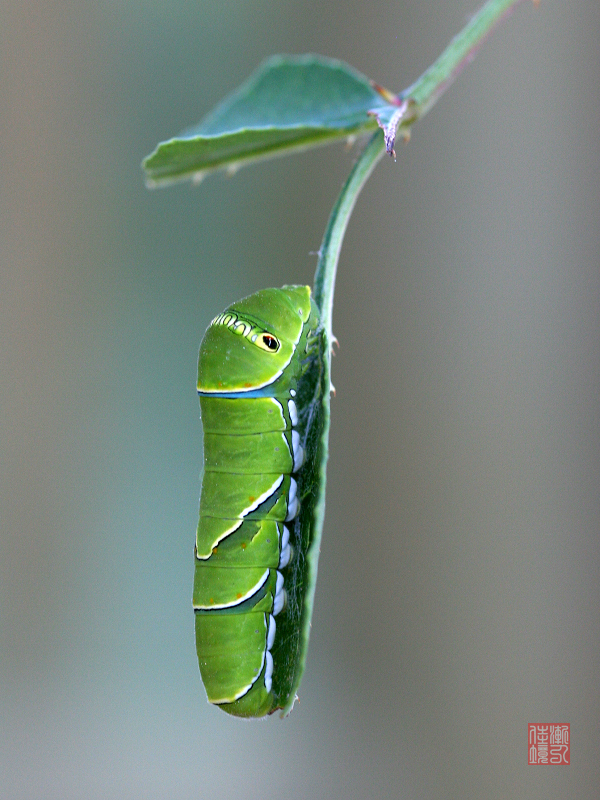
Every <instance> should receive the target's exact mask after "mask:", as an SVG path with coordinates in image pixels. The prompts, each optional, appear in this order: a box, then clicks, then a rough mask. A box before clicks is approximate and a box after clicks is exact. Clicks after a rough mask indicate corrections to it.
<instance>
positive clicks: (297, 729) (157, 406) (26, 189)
mask: <svg viewBox="0 0 600 800" xmlns="http://www.w3.org/2000/svg"><path fill="white" fill-rule="evenodd" d="M476 6H477V2H476V0H453V2H442V0H406V2H391V1H390V0H370V1H369V2H365V0H361V1H356V0H349V2H343V3H342V2H316V1H315V0H277V2H275V0H247V1H245V2H241V0H222V2H220V3H212V2H211V3H208V2H203V1H202V0H195V1H193V0H170V2H169V3H164V2H156V1H155V0H130V2H126V3H124V2H115V1H114V0H113V1H112V2H111V0H94V2H92V0H80V1H79V2H73V1H69V0H55V1H54V2H50V0H31V2H27V3H10V2H7V3H5V4H4V7H3V9H2V31H1V37H2V39H1V59H2V64H1V81H0V92H1V111H0V115H1V122H0V126H1V130H2V137H3V142H2V158H1V170H2V185H1V192H2V197H1V208H0V226H1V231H0V260H1V267H0V270H1V271H0V304H1V321H0V324H1V333H0V335H1V340H0V341H1V344H0V358H1V359H2V363H1V378H0V392H1V394H0V406H1V412H2V413H1V425H2V433H1V435H2V441H1V447H2V454H1V464H0V469H1V473H0V491H1V494H2V496H1V511H0V513H1V526H2V532H1V540H0V570H1V572H0V580H1V585H0V681H1V684H0V797H1V798H2V800H5V798H6V799H7V800H54V799H55V798H56V800H71V799H73V800H79V798H85V800H96V798H98V800H103V799H105V798H108V797H118V798H123V799H124V800H129V799H131V800H137V798H140V800H154V798H156V799H157V800H159V799H160V800H162V799H164V800H187V799H188V798H190V799H195V798H202V799H204V798H206V800H213V798H214V799H218V800H223V798H225V799H227V798H243V800H254V799H255V798H256V799H257V800H258V798H260V799H261V800H264V798H265V797H272V798H286V800H295V799H296V798H302V800H307V799H308V800H310V799H311V798H341V799H342V798H343V800H347V799H348V798H368V800H379V798H428V800H431V799H432V798H433V799H434V800H437V798H440V800H441V799H442V798H457V800H458V799H460V800H463V799H464V798H498V799H502V800H504V798H506V799H507V800H508V798H511V800H512V798H517V797H518V798H528V800H529V798H531V799H533V800H537V798H540V799H541V798H548V797H552V798H566V797H569V798H577V800H588V798H589V800H592V798H594V800H597V797H598V786H599V785H600V774H599V762H598V737H599V734H600V677H599V676H600V644H599V630H600V544H599V534H600V487H599V474H600V441H599V440H600V413H599V412H600V386H599V383H600V330H599V328H600V224H599V218H598V209H599V200H600V147H599V138H598V131H599V129H600V112H599V98H600V48H599V45H598V41H599V33H600V6H599V5H598V3H597V2H596V0H575V2H572V3H564V2H560V1H559V0H542V2H541V4H540V6H539V7H538V8H537V9H535V8H534V7H533V5H531V4H526V5H524V6H523V7H520V8H519V9H518V11H517V13H516V14H515V15H514V16H513V17H512V18H511V19H509V20H508V22H507V23H505V24H504V25H503V26H502V27H501V29H499V30H498V31H497V32H496V33H495V34H494V35H493V37H492V38H491V39H490V40H489V41H488V42H487V43H486V44H485V45H484V47H483V49H482V51H481V53H480V54H479V56H478V57H477V59H476V61H475V62H474V64H472V65H471V66H470V67H469V68H468V69H467V70H466V72H465V73H464V74H463V75H462V76H461V77H460V79H459V80H458V82H457V83H456V84H455V86H454V87H452V88H451V90H450V91H449V92H448V93H447V94H446V95H445V97H444V98H443V99H442V101H441V102H440V103H439V104H438V106H436V107H435V109H434V110H433V111H432V112H431V113H430V114H429V115H428V116H427V118H426V119H425V120H424V121H423V122H422V123H420V124H419V125H417V126H416V128H415V129H414V131H413V138H412V141H411V142H410V144H409V145H408V146H406V147H405V146H400V147H399V148H398V160H397V163H393V162H392V161H391V160H389V159H385V160H384V161H383V162H382V163H381V164H380V165H379V166H378V167H377V169H376V171H375V173H374V175H373V176H372V178H371V180H370V182H369V183H368V185H367V187H366V189H365V191H364V193H363V195H362V196H361V198H360V201H359V203H358V204H357V207H356V210H355V214H354V217H353V219H352V220H351V224H350V228H349V232H348V235H347V238H346V242H345V245H344V249H343V251H342V257H341V262H340V269H339V280H338V287H337V300H336V306H335V314H334V329H335V333H336V334H337V337H338V338H339V340H340V345H341V347H340V350H339V353H338V355H337V356H336V358H335V361H334V364H333V369H334V373H333V380H334V383H335V386H336V389H337V395H336V397H335V399H334V401H333V405H332V411H333V420H332V434H331V457H330V467H329V483H328V499H327V516H326V525H325V534H324V539H323V548H322V554H321V563H320V568H319V583H318V587H317V597H316V609H315V616H314V619H313V629H312V640H311V647H310V651H309V657H308V664H307V671H306V675H305V678H304V682H303V684H302V687H301V701H300V703H299V704H298V705H297V706H296V708H295V709H294V711H293V712H292V715H291V717H289V718H288V719H287V720H285V721H282V720H280V719H279V718H271V719H269V720H267V721H266V722H262V723H244V722H242V721H240V720H236V719H230V718H228V717H227V716H226V715H225V714H223V713H221V712H219V711H218V710H217V709H215V708H212V707H209V706H208V705H207V703H206V699H205V695H204V690H203V689H202V686H201V683H200V677H199V673H198V668H197V664H196V656H195V651H194V639H193V615H192V611H191V606H190V596H191V583H192V573H193V551H192V548H193V540H194V531H195V525H196V515H197V504H198V493H199V470H200V463H201V442H202V438H201V425H200V422H199V420H198V416H199V411H198V403H197V398H196V393H195V378H196V376H195V371H196V355H197V348H198V343H199V341H200V339H201V337H202V334H203V332H204V329H205V327H206V326H207V324H208V322H209V321H210V319H211V318H212V316H214V314H215V313H217V312H218V311H220V310H221V309H222V308H223V307H224V306H225V305H226V304H228V303H229V302H231V301H233V300H235V299H237V298H238V297H241V296H243V295H245V294H248V293H250V292H252V291H255V290H257V289H259V288H261V287H264V286H268V285H276V286H277V285H281V284H282V283H285V282H298V283H299V282H311V280H312V275H313V271H314V267H315V263H316V260H315V257H314V254H313V252H314V251H316V250H317V249H318V247H319V244H320V239H321V236H322V232H323V229H324V226H325V223H326V220H327V216H328V213H329V210H330V208H331V206H332V204H333V201H334V199H335V197H336V194H337V192H338V189H339V187H340V186H341V183H342V181H343V179H344V177H345V175H346V174H347V172H348V170H349V168H350V165H351V163H352V159H353V157H354V154H353V153H349V152H347V151H344V149H343V148H342V147H335V146H334V147H330V148H326V149H323V150H319V151H314V152H312V153H307V154H303V155H298V156H294V157H290V158H287V159H279V160H275V161H272V162H269V163H265V164H261V165H257V166H254V167H251V168H248V169H246V170H242V171H241V172H240V173H239V174H238V175H237V176H236V177H235V178H234V179H233V180H228V179H225V178H224V177H221V176H213V177H211V178H209V179H207V180H206V182H205V183H204V184H203V185H201V186H200V187H199V188H195V189H192V188H191V187H190V186H188V185H183V186H179V187H174V188H170V189H166V190H162V191H156V192H148V191H147V190H146V189H145V188H144V186H143V181H142V175H141V171H140V168H139V164H140V161H141V159H142V157H143V156H144V155H146V154H147V153H149V152H150V151H151V150H152V149H153V148H154V146H155V144H156V143H157V142H158V141H159V140H161V139H165V138H168V137H170V136H171V135H173V134H175V133H177V132H178V131H180V130H181V129H182V128H184V127H186V126H188V125H190V124H193V123H195V122H197V121H198V120H199V119H200V118H201V116H203V114H204V113H205V112H207V111H208V110H210V109H211V108H212V106H213V105H214V104H215V103H216V102H217V101H218V100H220V99H221V97H222V96H223V95H225V94H226V93H227V92H229V91H230V90H231V89H233V88H234V87H235V86H237V85H238V84H239V83H240V82H241V81H242V80H243V79H244V78H245V77H246V76H247V75H248V74H249V73H250V72H251V71H252V70H253V69H254V68H255V67H256V66H257V64H258V63H259V62H260V61H261V60H262V59H263V58H264V57H265V56H267V55H269V54H271V53H276V52H291V53H299V52H307V51H315V52H319V53H323V54H326V55H329V56H333V57H338V58H341V59H344V60H346V61H348V62H350V63H352V64H353V65H354V66H355V67H357V68H358V69H359V70H361V71H362V72H364V73H366V74H367V75H369V76H371V77H373V78H374V79H376V80H377V81H378V82H380V83H382V84H384V85H386V86H388V87H389V88H391V89H395V90H400V89H402V88H403V87H405V86H407V85H408V84H409V83H411V82H412V81H413V80H415V79H416V78H417V77H418V75H419V74H420V73H421V72H422V71H423V70H424V69H425V68H426V67H427V66H428V65H429V64H430V63H431V62H432V61H433V60H434V58H435V57H436V56H437V55H438V54H439V53H440V51H441V50H442V49H443V47H444V46H445V45H446V43H447V41H448V40H449V39H450V37H451V36H453V35H454V34H455V33H457V32H458V31H459V30H460V28H461V27H462V26H463V24H464V22H465V20H466V19H467V17H468V15H470V14H471V13H472V12H473V11H475V9H476ZM528 722H568V723H570V724H571V734H572V764H571V766H570V767H562V768H559V767H549V768H546V769H534V768H532V767H528V766H527V764H526V757H527V744H526V731H527V723H528Z"/></svg>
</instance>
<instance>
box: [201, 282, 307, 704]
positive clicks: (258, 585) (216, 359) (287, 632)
mask: <svg viewBox="0 0 600 800" xmlns="http://www.w3.org/2000/svg"><path fill="white" fill-rule="evenodd" d="M318 323H319V313H318V309H317V306H316V304H315V302H314V300H313V299H312V298H311V293H310V287H308V286H284V287H283V288H281V289H264V290H262V291H259V292H256V293H255V294H253V295H250V296H249V297H246V298H244V299H243V300H240V301H239V302H237V303H234V304H233V305H231V306H229V307H228V308H227V309H226V310H225V311H224V312H223V313H222V314H219V315H218V316H217V317H215V319H213V321H212V322H211V324H210V326H209V327H208V330H207V331H206V334H205V335H204V338H203V340H202V344H201V345H200V353H199V357H198V394H199V397H200V409H201V416H202V422H203V428H204V476H203V480H202V492H201V497H200V519H199V522H198V530H197V535H196V548H195V557H196V558H195V564H196V567H195V574H194V594H193V607H194V611H195V619H196V649H197V653H198V663H199V666H200V673H201V675H202V680H203V682H204V687H205V689H206V693H207V695H208V700H209V702H210V703H215V704H217V705H218V706H219V707H220V708H222V709H223V710H224V711H226V712H228V713H230V714H234V715H236V716H242V717H261V716H264V715H265V714H270V713H273V712H274V711H275V710H277V709H279V708H283V707H284V706H288V705H290V704H289V695H290V692H291V691H292V690H293V688H294V686H297V680H296V681H295V680H294V670H295V669H296V663H297V652H298V651H299V647H300V645H299V641H300V638H301V637H300V633H299V628H300V619H301V615H302V586H303V582H304V577H305V575H306V563H305V562H306V558H305V556H306V549H307V547H308V543H309V539H310V520H308V519H307V514H308V512H309V510H310V507H311V499H310V497H308V499H307V500H306V502H305V500H304V499H302V500H301V498H302V497H303V494H301V493H302V492H306V493H307V494H309V495H310V493H311V489H310V486H309V487H308V488H306V486H307V479H306V476H307V475H309V473H310V465H309V467H308V468H307V466H306V465H305V455H306V454H305V448H306V442H307V437H308V436H309V434H310V436H312V437H313V441H314V435H315V431H316V434H317V435H318V424H319V423H318V418H319V414H318V412H317V411H316V409H317V407H318V404H317V403H315V398H316V397H317V395H318V393H319V391H320V383H319V379H318V370H319V363H320V361H319V355H320V349H319V348H320V341H321V340H320V337H319V335H318ZM315 376H317V377H315ZM315 421H316V422H315ZM311 480H312V478H311ZM292 703H293V698H292ZM290 707H291V705H290Z"/></svg>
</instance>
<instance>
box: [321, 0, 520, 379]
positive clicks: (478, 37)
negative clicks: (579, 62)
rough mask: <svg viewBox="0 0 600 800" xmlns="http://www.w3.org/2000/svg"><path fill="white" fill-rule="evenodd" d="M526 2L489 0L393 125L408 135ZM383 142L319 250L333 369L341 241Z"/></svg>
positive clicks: (351, 181) (377, 141)
mask: <svg viewBox="0 0 600 800" xmlns="http://www.w3.org/2000/svg"><path fill="white" fill-rule="evenodd" d="M521 2H523V0H488V2H487V3H485V5H484V6H482V8H481V9H480V10H479V11H478V12H477V14H475V15H474V16H473V17H472V19H471V20H470V21H469V22H468V23H467V25H466V26H465V27H464V28H463V30H462V31H461V32H460V33H459V34H458V35H457V36H455V37H454V39H452V41H451V42H450V44H449V45H448V47H447V48H446V49H445V50H444V52H443V53H442V54H441V55H440V56H439V58H438V59H437V60H436V61H435V62H434V63H433V64H432V65H431V67H429V69H427V70H426V71H425V72H424V73H423V75H421V77H420V78H419V79H418V80H417V81H416V82H415V83H413V84H412V86H409V87H408V89H405V90H404V91H403V92H401V93H400V95H399V96H398V100H399V117H398V119H397V120H396V121H395V123H394V125H395V126H396V127H403V128H404V131H405V133H406V134H408V128H409V126H410V125H411V124H412V123H413V122H414V121H415V120H417V119H419V118H420V117H422V116H423V115H424V114H425V113H427V111H429V109H430V108H431V107H432V106H433V105H434V103H435V102H436V101H437V100H438V99H439V98H440V97H441V96H442V94H443V93H444V92H445V91H446V89H447V88H448V87H449V86H450V84H451V83H452V82H453V80H454V79H455V78H456V76H457V75H458V74H459V73H460V72H461V70H462V69H463V68H464V67H465V66H466V65H467V64H468V63H469V62H470V61H472V60H473V58H474V57H475V54H476V52H477V50H478V49H479V47H480V46H481V44H482V43H483V41H484V40H485V39H486V37H487V36H488V35H489V34H490V32H491V31H492V29H493V28H494V27H495V26H496V25H497V24H498V23H499V22H500V21H501V20H502V19H503V18H504V17H506V16H508V14H509V13H510V12H511V11H513V9H514V8H516V6H517V5H518V4H519V3H521ZM400 101H403V102H402V106H403V110H401V108H400ZM386 138H387V131H386ZM383 144H384V139H383V137H382V135H381V131H377V133H375V134H374V135H373V137H372V138H371V139H370V140H369V142H368V144H367V146H366V147H365V149H364V150H363V151H362V153H361V154H360V156H359V157H358V160H357V161H356V163H355V164H354V167H353V169H352V172H351V173H350V175H349V177H348V180H347V181H346V183H345V184H344V186H343V188H342V191H341V193H340V195H339V197H338V199H337V201H336V203H335V205H334V207H333V210H332V212H331V215H330V217H329V221H328V223H327V228H326V230H325V235H324V236H323V241H322V243H321V249H320V250H319V261H318V263H317V269H316V272H315V285H314V297H315V301H316V303H317V305H318V306H319V308H320V310H321V324H322V325H323V328H324V330H325V334H326V337H327V354H326V360H327V372H328V373H329V364H330V358H331V345H332V342H333V332H332V313H333V295H334V291H335V276H336V272H337V264H338V260H339V255H340V250H341V248H342V241H343V239H344V234H345V232H346V228H347V226H348V221H349V219H350V215H351V213H352V209H353V208H354V204H355V203H356V199H357V197H358V195H359V193H360V190H361V189H362V187H363V186H364V184H365V182H366V180H367V178H368V177H369V175H370V174H371V172H372V171H373V169H374V167H375V164H376V163H377V161H378V160H379V159H380V158H381V156H382V155H383V153H384V152H385V149H384V147H383Z"/></svg>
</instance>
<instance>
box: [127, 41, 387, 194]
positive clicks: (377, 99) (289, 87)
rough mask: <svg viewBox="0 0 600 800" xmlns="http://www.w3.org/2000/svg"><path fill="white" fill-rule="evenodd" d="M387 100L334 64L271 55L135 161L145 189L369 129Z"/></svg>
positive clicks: (309, 57)
mask: <svg viewBox="0 0 600 800" xmlns="http://www.w3.org/2000/svg"><path fill="white" fill-rule="evenodd" d="M394 100H395V98H394V97H393V95H391V94H390V93H389V92H386V90H384V89H381V88H380V87H378V86H377V84H375V83H373V82H372V81H370V80H369V79H368V78H366V77H365V76H364V75H361V74H360V73H359V72H357V71H356V70H354V69H352V67H350V66H348V64H345V63H343V62H342V61H336V60H333V59H328V58H324V57H323V56H317V55H311V54H309V55H302V56H274V57H272V58H269V59H267V60H266V61H264V62H263V63H262V64H261V66H260V67H259V68H258V70H257V71H256V72H255V73H254V74H253V75H251V76H250V78H249V79H248V80H247V81H246V82H245V83H243V84H242V85H241V86H240V87H239V88H238V89H237V90H236V91H234V92H233V93H232V94H231V95H229V97H227V98H225V100H223V101H222V102H221V103H220V104H219V105H218V106H217V107H216V108H215V109H214V110H213V111H212V112H211V113H210V114H209V115H208V116H207V117H205V118H204V120H202V122H200V124H199V125H197V126H195V127H194V128H190V129H188V130H186V131H184V132H183V133H181V134H180V135H179V136H177V137H175V138H173V139H169V140H168V141H166V142H161V143H160V144H159V145H158V147H157V148H156V150H155V151H154V152H153V153H152V154H151V155H149V156H148V157H147V158H146V159H145V160H144V162H143V164H142V166H143V168H144V170H145V172H146V181H147V185H148V186H150V187H154V186H159V185H164V184H168V183H174V182H176V181H180V180H184V179H186V178H191V179H194V180H200V179H201V178H203V177H204V175H205V174H206V173H207V172H210V171H212V170H216V169H228V170H235V169H237V168H238V167H239V166H242V165H244V164H247V163H249V162H251V161H257V160H259V159H262V158H271V157H273V156H275V155H283V154H285V153H288V152H290V151H293V150H304V149H307V148H309V147H316V146H319V145H322V144H327V143H328V142H331V141H334V140H336V139H346V138H348V137H353V136H357V135H360V134H364V133H368V132H370V131H373V130H375V129H376V128H377V119H376V118H375V116H373V114H376V115H377V116H380V115H383V116H384V117H385V118H389V117H390V116H391V115H392V114H393V113H394V111H396V109H397V105H396V102H394Z"/></svg>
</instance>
